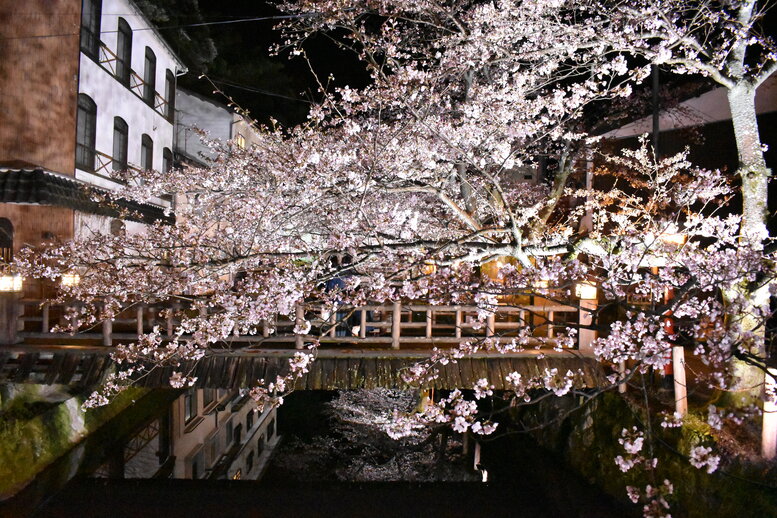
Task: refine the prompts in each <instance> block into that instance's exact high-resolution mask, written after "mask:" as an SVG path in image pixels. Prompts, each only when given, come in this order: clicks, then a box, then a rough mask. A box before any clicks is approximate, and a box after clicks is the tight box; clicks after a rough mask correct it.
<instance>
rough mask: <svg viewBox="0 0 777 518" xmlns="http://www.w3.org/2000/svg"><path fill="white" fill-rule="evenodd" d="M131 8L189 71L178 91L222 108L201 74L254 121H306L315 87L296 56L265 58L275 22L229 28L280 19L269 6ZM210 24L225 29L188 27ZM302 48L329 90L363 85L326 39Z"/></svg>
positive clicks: (149, 1) (168, 1)
mask: <svg viewBox="0 0 777 518" xmlns="http://www.w3.org/2000/svg"><path fill="white" fill-rule="evenodd" d="M139 4H140V5H141V7H142V8H143V9H144V10H145V11H146V13H147V14H148V15H149V16H150V17H151V18H152V19H154V21H155V22H156V24H157V26H159V27H160V28H161V31H162V33H163V34H164V35H165V37H166V38H167V39H168V41H169V42H170V44H171V45H172V46H173V48H174V49H175V50H176V51H177V52H178V53H179V55H180V57H181V58H182V59H183V61H184V62H185V63H186V64H187V65H188V66H189V68H190V72H189V73H188V74H186V75H185V76H182V77H181V78H180V79H179V84H180V85H181V86H182V87H184V88H186V89H189V90H194V91H196V92H198V93H200V94H202V95H205V96H208V97H210V98H213V99H214V100H217V101H221V102H226V101H227V100H226V98H225V97H223V96H221V95H219V94H215V95H214V94H213V91H214V88H213V86H212V85H211V84H210V83H209V82H208V81H207V80H206V79H200V78H199V76H200V75H201V74H203V73H204V74H206V75H207V77H208V78H209V79H210V80H211V81H213V82H214V83H215V85H216V86H217V87H218V88H219V89H221V90H222V91H223V92H224V93H225V94H227V95H229V96H230V97H232V98H233V99H234V100H235V101H236V102H237V104H238V105H240V106H241V107H243V108H245V109H247V110H249V112H250V114H251V116H252V117H254V118H255V119H256V120H257V121H258V122H260V123H266V122H268V121H269V119H270V117H273V118H275V119H277V120H278V121H279V122H280V123H281V124H282V125H284V126H289V125H293V124H296V123H299V122H302V121H304V120H305V119H306V115H307V112H308V108H309V101H310V100H312V99H316V98H317V92H316V82H315V80H314V78H313V76H312V74H311V72H310V70H309V68H308V65H307V64H306V63H305V61H304V60H303V59H302V58H299V57H297V58H293V59H291V60H290V59H289V58H288V52H286V53H283V54H282V55H280V56H270V52H269V48H270V46H271V45H272V44H274V43H277V42H279V41H280V34H279V33H278V31H275V30H273V27H274V25H275V24H276V23H277V21H275V20H257V21H243V22H237V20H241V19H244V18H258V17H271V16H277V15H279V14H281V13H280V12H279V11H278V10H277V9H275V8H274V7H273V5H272V2H263V1H257V0H230V1H229V2H224V1H214V0H199V2H198V1H197V0H144V1H141V2H139ZM198 4H199V5H198ZM212 22H232V23H223V24H214V25H208V26H204V27H191V25H192V24H196V23H212ZM234 22H236V23H234ZM182 26H185V27H182ZM165 27H173V28H169V29H166V28H165ZM214 47H215V57H214V56H213V54H214V53H213V52H212V49H213V48H214ZM305 50H306V52H307V54H308V55H309V56H310V59H311V63H312V66H313V69H314V70H315V71H316V73H317V74H319V75H320V76H321V77H322V79H323V80H326V78H327V76H328V75H329V74H332V75H333V76H334V78H335V81H334V82H333V83H332V85H334V86H342V85H345V84H348V85H351V86H356V87H358V86H362V85H364V84H365V83H366V81H367V75H366V72H365V71H364V68H363V66H361V65H360V64H359V63H358V61H357V60H356V59H355V57H354V56H353V55H352V53H350V52H347V51H343V50H341V49H339V48H337V46H336V45H335V44H334V43H333V42H332V41H331V40H330V39H329V38H326V37H323V36H317V37H314V38H311V39H310V40H309V41H308V42H307V43H306V45H305Z"/></svg>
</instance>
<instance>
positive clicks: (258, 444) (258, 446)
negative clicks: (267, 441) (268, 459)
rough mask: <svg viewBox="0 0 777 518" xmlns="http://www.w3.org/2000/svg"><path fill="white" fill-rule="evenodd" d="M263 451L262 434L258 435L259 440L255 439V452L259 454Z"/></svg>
mask: <svg viewBox="0 0 777 518" xmlns="http://www.w3.org/2000/svg"><path fill="white" fill-rule="evenodd" d="M263 451H264V434H262V435H260V436H259V440H258V441H256V454H257V455H261V454H262V452H263Z"/></svg>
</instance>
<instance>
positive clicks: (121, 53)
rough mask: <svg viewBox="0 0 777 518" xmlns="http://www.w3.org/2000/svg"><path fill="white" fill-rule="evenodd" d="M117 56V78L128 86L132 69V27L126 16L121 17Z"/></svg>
mask: <svg viewBox="0 0 777 518" xmlns="http://www.w3.org/2000/svg"><path fill="white" fill-rule="evenodd" d="M116 58H117V59H116V78H117V79H118V80H119V81H121V82H122V84H124V85H125V86H128V85H129V82H130V73H131V71H132V28H131V27H130V26H129V24H128V23H127V21H126V20H125V19H124V18H119V32H118V35H117V40H116Z"/></svg>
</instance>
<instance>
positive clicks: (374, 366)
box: [0, 345, 604, 390]
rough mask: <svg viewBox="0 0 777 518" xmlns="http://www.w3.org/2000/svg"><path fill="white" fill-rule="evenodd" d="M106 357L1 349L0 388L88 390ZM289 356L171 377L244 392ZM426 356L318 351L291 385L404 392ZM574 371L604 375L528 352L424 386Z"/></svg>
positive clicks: (236, 361) (586, 379) (593, 379)
mask: <svg viewBox="0 0 777 518" xmlns="http://www.w3.org/2000/svg"><path fill="white" fill-rule="evenodd" d="M110 352H111V350H110V349H109V348H106V347H99V346H78V345H63V346H52V345H34V346H30V345H16V346H9V347H4V348H2V350H0V383H4V382H12V383H41V384H47V385H51V384H64V385H70V386H74V387H84V388H86V387H90V386H94V385H96V384H98V383H99V382H100V381H101V380H102V379H103V377H104V376H105V375H106V374H107V373H108V371H109V369H110V367H111V365H112V360H111V358H110V354H109V353H110ZM291 354H292V353H291V352H290V351H278V350H240V351H232V352H227V351H223V352H213V353H210V354H209V355H208V356H206V357H205V358H203V359H201V360H200V361H199V362H196V363H194V362H187V363H184V364H183V365H182V366H180V367H177V368H176V369H175V370H178V371H183V372H189V373H191V375H193V376H196V377H197V381H196V382H195V385H194V386H195V387H198V388H246V387H251V386H253V385H255V384H256V381H257V380H260V379H265V380H271V379H274V378H275V376H276V375H278V374H282V373H284V371H285V369H286V367H287V360H288V358H289V357H290V356H291ZM427 356H428V354H426V353H423V352H420V351H416V352H411V351H376V350H360V349H324V350H319V351H318V353H317V359H316V361H314V362H312V363H311V364H310V370H309V372H308V373H307V374H305V375H304V376H303V377H302V378H300V379H299V380H298V382H297V384H296V388H297V389H299V390H339V389H358V388H375V387H390V388H401V387H404V386H405V383H404V382H403V381H402V378H401V376H402V373H403V371H404V370H405V369H407V368H409V367H410V366H412V365H413V364H415V363H416V362H418V361H420V360H423V359H424V358H426V357H427ZM546 368H547V369H551V368H556V369H558V370H559V371H560V372H566V371H567V370H571V371H573V372H578V371H579V372H580V373H581V374H580V376H578V377H577V387H576V388H594V387H597V386H599V385H600V384H601V383H603V381H604V373H603V370H602V368H601V366H600V364H599V363H598V362H596V360H594V359H593V358H589V357H584V356H581V355H579V354H577V353H576V352H573V351H561V352H558V351H545V352H542V353H540V352H539V351H530V352H523V353H512V354H508V355H500V354H476V355H474V356H471V357H467V358H463V359H460V360H458V361H457V362H456V363H449V364H447V365H445V366H442V367H441V368H440V375H439V377H438V378H437V379H435V380H434V381H432V382H431V383H430V384H429V385H430V386H431V387H434V388H438V389H455V388H471V387H472V386H473V385H474V383H475V382H476V381H477V380H478V379H480V378H487V379H489V381H490V382H491V383H492V384H493V385H494V388H495V389H496V390H508V389H510V386H509V384H508V383H507V382H506V380H505V376H507V374H509V373H511V372H514V371H517V372H519V373H520V374H521V375H522V376H524V377H533V376H539V375H541V373H542V372H544V370H545V369H546ZM172 372H173V368H172V367H164V368H156V369H154V370H152V371H151V372H150V373H149V374H148V375H146V376H144V377H142V378H140V379H138V380H137V384H138V385H139V386H144V387H149V388H151V387H169V386H170V385H169V382H168V380H169V379H170V375H171V374H172Z"/></svg>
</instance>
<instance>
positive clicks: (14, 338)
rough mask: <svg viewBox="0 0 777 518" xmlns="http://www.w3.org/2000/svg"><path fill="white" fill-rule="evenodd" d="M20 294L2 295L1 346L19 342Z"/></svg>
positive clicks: (0, 311) (6, 293) (0, 315)
mask: <svg viewBox="0 0 777 518" xmlns="http://www.w3.org/2000/svg"><path fill="white" fill-rule="evenodd" d="M21 296H22V294H21V293H20V292H3V293H0V345H10V344H15V343H17V342H18V341H19V337H18V335H17V332H18V331H19V316H20V313H21V311H19V309H20V308H19V305H20V304H19V299H20V298H21Z"/></svg>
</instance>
